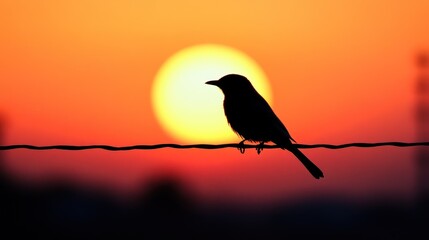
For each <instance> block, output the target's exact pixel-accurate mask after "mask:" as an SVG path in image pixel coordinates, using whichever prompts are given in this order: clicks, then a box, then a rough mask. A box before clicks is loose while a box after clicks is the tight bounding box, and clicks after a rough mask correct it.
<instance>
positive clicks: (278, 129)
mask: <svg viewBox="0 0 429 240" xmlns="http://www.w3.org/2000/svg"><path fill="white" fill-rule="evenodd" d="M206 84H209V85H214V86H217V87H219V88H220V89H221V90H222V92H223V94H224V95H225V99H224V101H223V108H224V111H225V116H226V118H227V120H228V123H229V125H230V126H231V128H232V129H233V130H234V132H236V133H237V134H238V135H240V136H241V137H242V138H243V141H241V142H240V145H243V143H244V141H251V142H259V146H258V147H257V151H258V154H259V153H260V151H261V150H262V149H263V146H264V143H265V142H270V141H271V142H273V143H275V144H277V145H278V146H280V147H281V148H282V149H286V150H289V151H290V152H292V153H293V154H294V155H295V156H296V157H297V158H298V159H299V160H300V161H301V163H302V164H303V165H304V166H305V167H306V168H307V170H308V171H309V172H310V173H311V175H313V176H314V177H315V178H317V179H319V178H322V177H323V172H322V171H321V170H320V169H319V168H318V167H317V166H316V165H315V164H314V163H313V162H311V161H310V159H308V158H307V157H306V156H305V155H304V154H303V153H302V152H301V151H300V150H299V149H298V148H297V147H295V146H294V145H293V144H292V141H294V142H295V140H294V139H293V138H292V137H291V136H290V134H289V132H288V131H287V129H286V127H285V126H284V125H283V123H282V122H281V121H280V119H279V118H278V117H277V116H276V114H275V113H274V112H273V110H272V109H271V107H270V105H269V104H268V103H267V102H266V101H265V99H264V98H263V97H262V96H261V95H260V94H259V93H258V92H257V91H256V90H255V88H254V87H253V86H252V84H251V83H250V81H249V80H248V79H247V78H246V77H244V76H241V75H238V74H228V75H226V76H224V77H222V78H220V79H219V80H214V81H208V82H206ZM242 149H243V151H242V150H241V149H240V151H242V152H244V148H242Z"/></svg>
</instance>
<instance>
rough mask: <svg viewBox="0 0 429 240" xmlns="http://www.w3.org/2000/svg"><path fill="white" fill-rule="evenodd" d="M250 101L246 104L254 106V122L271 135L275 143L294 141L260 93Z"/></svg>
mask: <svg viewBox="0 0 429 240" xmlns="http://www.w3.org/2000/svg"><path fill="white" fill-rule="evenodd" d="M251 101H252V103H250V104H248V106H254V108H252V111H254V116H255V121H256V124H257V125H258V126H259V127H261V128H263V129H264V131H265V132H267V133H268V134H270V135H271V141H272V142H274V143H276V144H288V143H290V141H291V140H292V141H295V140H294V139H293V138H292V137H291V136H290V134H289V132H288V130H287V129H286V127H285V126H284V124H283V123H282V122H281V121H280V119H279V118H278V117H277V115H276V114H275V113H274V111H273V110H272V108H271V107H270V105H269V104H268V103H267V101H265V99H264V98H263V97H262V96H261V95H259V94H258V97H255V98H254V99H253V100H251Z"/></svg>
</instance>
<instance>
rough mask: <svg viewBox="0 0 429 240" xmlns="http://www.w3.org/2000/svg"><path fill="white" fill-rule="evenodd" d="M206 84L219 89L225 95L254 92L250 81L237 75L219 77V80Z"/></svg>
mask: <svg viewBox="0 0 429 240" xmlns="http://www.w3.org/2000/svg"><path fill="white" fill-rule="evenodd" d="M206 84H209V85H214V86H217V87H219V88H220V89H221V90H222V92H223V93H224V94H225V95H227V94H230V93H231V94H239V93H240V92H248V91H254V88H253V86H252V84H251V83H250V81H249V80H248V79H247V78H246V77H244V76H242V75H238V74H228V75H225V76H223V77H221V78H220V79H219V80H213V81H208V82H206Z"/></svg>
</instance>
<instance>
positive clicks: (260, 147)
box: [256, 141, 264, 154]
mask: <svg viewBox="0 0 429 240" xmlns="http://www.w3.org/2000/svg"><path fill="white" fill-rule="evenodd" d="M262 150H264V141H262V142H261V143H259V144H258V146H256V152H257V153H258V154H260V153H261V152H262Z"/></svg>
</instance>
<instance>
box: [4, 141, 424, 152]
mask: <svg viewBox="0 0 429 240" xmlns="http://www.w3.org/2000/svg"><path fill="white" fill-rule="evenodd" d="M294 145H295V146H296V147H297V148H327V149H341V148H349V147H359V148H370V147H382V146H391V147H416V146H429V142H408V143H407V142H377V143H345V144H338V145H334V144H294ZM257 147H258V145H250V144H237V143H226V144H190V145H180V144H172V143H164V144H153V145H132V146H109V145H85V146H74V145H50V146H34V145H27V144H17V145H5V146H0V150H14V149H29V150H70V151H79V150H89V149H102V150H107V151H129V150H152V149H159V148H178V149H188V148H199V149H220V148H257ZM270 148H271V149H272V148H280V147H279V146H277V145H264V149H270Z"/></svg>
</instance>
